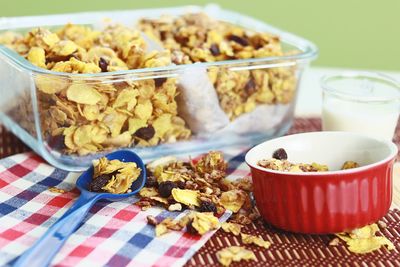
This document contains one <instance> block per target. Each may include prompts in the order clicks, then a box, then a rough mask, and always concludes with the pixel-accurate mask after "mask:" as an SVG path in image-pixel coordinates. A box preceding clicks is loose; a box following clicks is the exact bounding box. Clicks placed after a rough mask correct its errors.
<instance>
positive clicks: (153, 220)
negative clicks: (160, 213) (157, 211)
mask: <svg viewBox="0 0 400 267" xmlns="http://www.w3.org/2000/svg"><path fill="white" fill-rule="evenodd" d="M147 223H148V224H150V225H153V226H156V225H157V224H158V222H157V219H156V217H154V216H152V215H148V216H147Z"/></svg>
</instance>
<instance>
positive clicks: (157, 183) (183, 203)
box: [136, 151, 259, 234]
mask: <svg viewBox="0 0 400 267" xmlns="http://www.w3.org/2000/svg"><path fill="white" fill-rule="evenodd" d="M226 168H227V163H226V162H225V160H224V158H223V155H222V153H220V152H217V151H211V152H209V153H207V154H205V155H204V156H202V157H201V158H200V159H199V160H197V161H193V160H192V161H191V162H182V161H178V160H177V159H176V158H174V157H165V158H161V159H159V160H156V161H154V162H152V163H150V164H148V165H147V173H148V177H147V181H146V185H145V187H144V188H143V189H142V190H141V191H140V192H139V195H140V196H141V199H140V200H139V201H138V202H137V203H136V204H137V205H139V206H140V207H142V209H147V208H149V207H151V206H155V205H161V206H163V207H164V208H165V209H168V210H170V211H183V210H185V209H190V210H193V211H195V212H197V213H194V214H198V215H196V216H197V217H196V216H194V215H192V216H194V217H192V219H193V221H194V222H193V226H194V228H195V229H196V233H199V234H203V233H205V232H207V231H209V230H211V229H215V227H217V225H216V222H217V221H215V219H213V218H214V215H215V216H219V215H222V214H223V213H224V212H225V210H227V209H228V210H231V211H232V212H233V213H234V214H233V216H232V218H231V221H232V222H235V223H240V224H249V223H251V222H252V221H253V220H255V219H256V218H258V217H259V213H258V210H257V208H256V207H255V206H254V205H253V204H252V201H251V199H250V193H251V191H252V183H251V181H250V179H249V178H243V179H240V180H237V181H234V182H231V181H228V180H227V179H226V176H227V174H226ZM203 214H207V216H206V217H204V216H203ZM211 215H213V216H211ZM196 218H197V219H198V220H200V221H201V220H203V221H207V222H208V223H209V224H210V227H208V228H207V227H206V228H205V229H200V228H199V227H201V226H199V227H197V226H196V225H197V224H196ZM157 223H158V222H157ZM168 223H169V222H168ZM180 225H182V223H181V224H180ZM186 225H187V224H184V226H186ZM198 225H203V226H205V225H207V223H205V222H203V223H199V224H198ZM184 226H181V228H180V229H182V228H183V227H184ZM218 226H219V225H218ZM160 227H162V226H160ZM174 227H175V226H172V228H174ZM166 228H167V229H170V228H171V227H168V226H166ZM190 229H191V228H190V227H189V228H188V227H187V230H188V231H190ZM159 232H163V231H159Z"/></svg>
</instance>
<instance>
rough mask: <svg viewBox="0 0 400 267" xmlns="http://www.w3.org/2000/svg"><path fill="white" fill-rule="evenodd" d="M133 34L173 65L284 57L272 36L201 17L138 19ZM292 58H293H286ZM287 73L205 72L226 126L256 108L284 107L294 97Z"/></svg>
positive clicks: (292, 81)
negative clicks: (160, 49)
mask: <svg viewBox="0 0 400 267" xmlns="http://www.w3.org/2000/svg"><path fill="white" fill-rule="evenodd" d="M139 28H140V29H141V30H142V31H143V32H145V33H146V34H147V35H148V36H150V37H151V38H153V39H154V40H156V41H158V42H160V43H161V44H162V45H163V46H164V47H165V48H167V49H168V50H169V51H170V52H171V59H172V62H173V63H176V64H189V63H193V62H214V61H221V60H232V59H249V58H262V57H272V56H282V55H284V53H283V51H282V46H281V42H280V39H279V37H278V36H275V35H271V34H268V33H260V32H253V31H250V30H248V29H244V28H241V27H238V26H235V25H232V24H229V23H226V22H223V21H218V20H215V19H212V18H210V17H208V16H207V15H206V14H204V13H195V14H186V15H183V16H180V17H168V16H164V17H161V18H160V19H142V20H141V21H140V22H139ZM292 53H294V52H292ZM294 71H295V70H294V69H293V68H273V69H266V70H263V69H257V70H241V71H230V70H228V69H227V68H223V67H214V68H210V69H209V72H208V75H209V78H210V80H211V82H212V84H213V85H214V87H215V89H216V91H217V94H218V97H219V101H220V105H221V107H222V109H223V110H224V111H225V112H226V113H227V115H228V116H229V118H230V119H231V120H232V119H234V118H236V117H238V116H239V115H241V114H243V113H246V112H250V111H252V110H253V109H254V108H255V107H256V105H257V104H276V103H282V104H286V103H289V102H290V101H291V100H292V99H293V96H294V92H295V85H296V77H295V73H294Z"/></svg>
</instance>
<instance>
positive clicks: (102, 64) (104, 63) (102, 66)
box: [99, 57, 108, 72]
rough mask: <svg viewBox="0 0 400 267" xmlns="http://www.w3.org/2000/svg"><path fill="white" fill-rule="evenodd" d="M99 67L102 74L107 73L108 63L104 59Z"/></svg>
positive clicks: (100, 61) (101, 59)
mask: <svg viewBox="0 0 400 267" xmlns="http://www.w3.org/2000/svg"><path fill="white" fill-rule="evenodd" d="M99 67H100V69H101V72H107V67H108V62H107V61H106V60H105V59H104V58H102V57H101V58H100V60H99Z"/></svg>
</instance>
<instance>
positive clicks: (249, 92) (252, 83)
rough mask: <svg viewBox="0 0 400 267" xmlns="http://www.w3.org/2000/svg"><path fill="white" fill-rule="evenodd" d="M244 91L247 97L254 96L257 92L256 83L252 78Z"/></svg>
mask: <svg viewBox="0 0 400 267" xmlns="http://www.w3.org/2000/svg"><path fill="white" fill-rule="evenodd" d="M244 90H245V92H246V93H247V95H252V94H254V92H255V91H256V83H255V81H254V79H253V78H251V79H250V80H249V81H248V82H247V83H246V85H245V86H244Z"/></svg>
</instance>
